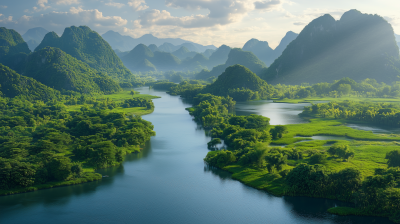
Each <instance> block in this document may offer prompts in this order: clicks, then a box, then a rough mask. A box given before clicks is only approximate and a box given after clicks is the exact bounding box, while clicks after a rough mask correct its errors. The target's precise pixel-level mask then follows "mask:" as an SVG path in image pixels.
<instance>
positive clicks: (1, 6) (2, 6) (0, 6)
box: [0, 5, 8, 9]
mask: <svg viewBox="0 0 400 224" xmlns="http://www.w3.org/2000/svg"><path fill="white" fill-rule="evenodd" d="M0 8H2V9H6V8H8V7H7V6H6V5H0Z"/></svg>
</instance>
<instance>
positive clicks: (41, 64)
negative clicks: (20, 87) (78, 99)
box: [21, 47, 120, 94]
mask: <svg viewBox="0 0 400 224" xmlns="http://www.w3.org/2000/svg"><path fill="white" fill-rule="evenodd" d="M21 71H22V72H21V74H24V75H26V76H29V77H32V78H34V79H35V80H37V81H39V82H41V83H43V84H45V85H46V86H49V87H52V88H54V89H57V90H60V91H64V90H67V91H68V90H72V91H76V92H80V93H107V94H109V93H114V92H118V91H119V90H120V87H119V85H118V84H117V83H116V82H114V81H113V80H112V79H111V78H110V77H108V76H107V75H105V74H103V73H99V72H98V71H96V70H95V69H93V68H91V67H90V66H89V65H87V64H86V63H84V62H82V61H80V60H78V59H76V58H74V57H72V56H71V55H69V54H67V53H65V52H63V51H62V50H60V49H58V48H53V47H45V48H42V49H40V50H37V51H35V52H34V53H32V54H31V55H29V56H28V57H27V59H26V62H25V64H24V66H22V68H21Z"/></svg>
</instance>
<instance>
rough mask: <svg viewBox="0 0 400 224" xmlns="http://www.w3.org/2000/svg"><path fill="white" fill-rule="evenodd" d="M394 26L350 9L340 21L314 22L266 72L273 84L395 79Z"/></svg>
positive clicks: (325, 19)
mask: <svg viewBox="0 0 400 224" xmlns="http://www.w3.org/2000/svg"><path fill="white" fill-rule="evenodd" d="M398 60H399V48H398V46H397V44H396V41H395V37H394V33H393V28H392V26H391V25H390V23H389V22H387V21H386V20H385V19H384V18H382V17H380V16H378V15H369V14H362V13H361V12H359V11H357V10H350V11H348V12H346V13H344V14H343V16H342V17H341V19H340V20H339V21H336V20H335V19H334V18H333V17H332V16H331V15H329V14H326V15H324V16H321V17H319V18H317V19H315V20H313V21H312V22H310V23H309V24H308V25H307V26H306V27H305V28H304V29H303V30H302V31H301V33H300V34H299V36H298V37H297V38H296V39H295V40H293V41H292V42H291V43H290V44H289V45H288V46H287V48H286V49H285V50H284V51H283V53H282V55H281V56H280V57H279V58H278V59H276V60H275V61H274V63H272V64H271V66H270V67H269V68H268V70H267V71H266V72H265V73H264V74H263V75H261V77H262V78H263V79H265V80H266V81H267V82H268V83H273V84H276V83H284V84H298V83H302V82H308V83H319V82H331V81H333V80H338V79H341V78H343V77H350V78H352V79H354V80H357V81H359V80H362V79H365V78H372V79H376V80H378V82H385V83H391V82H393V81H396V80H397V76H398V75H399V68H400V64H399V61H398Z"/></svg>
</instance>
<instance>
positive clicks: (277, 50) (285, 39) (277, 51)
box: [274, 31, 299, 60]
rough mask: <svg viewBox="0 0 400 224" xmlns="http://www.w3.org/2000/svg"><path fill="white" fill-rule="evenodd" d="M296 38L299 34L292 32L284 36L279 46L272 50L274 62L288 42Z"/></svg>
mask: <svg viewBox="0 0 400 224" xmlns="http://www.w3.org/2000/svg"><path fill="white" fill-rule="evenodd" d="M297 36H299V34H297V33H294V32H292V31H289V32H287V33H286V34H285V36H284V37H283V38H282V40H281V42H280V43H279V45H278V46H277V47H276V48H275V49H274V54H275V56H274V60H275V59H277V58H278V57H279V56H281V55H282V52H283V51H284V50H285V49H286V47H287V46H288V45H289V44H290V42H292V41H293V40H295V39H296V38H297Z"/></svg>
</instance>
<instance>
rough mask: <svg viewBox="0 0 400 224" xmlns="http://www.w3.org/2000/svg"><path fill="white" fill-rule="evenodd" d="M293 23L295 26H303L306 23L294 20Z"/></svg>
mask: <svg viewBox="0 0 400 224" xmlns="http://www.w3.org/2000/svg"><path fill="white" fill-rule="evenodd" d="M293 25H295V26H305V25H307V23H304V22H294V23H293Z"/></svg>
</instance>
